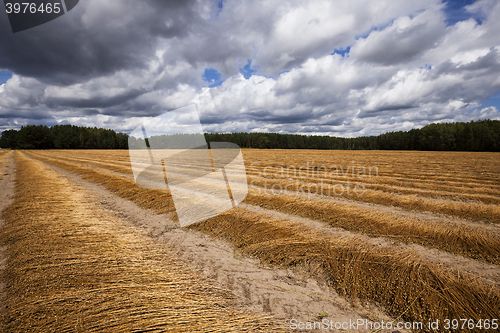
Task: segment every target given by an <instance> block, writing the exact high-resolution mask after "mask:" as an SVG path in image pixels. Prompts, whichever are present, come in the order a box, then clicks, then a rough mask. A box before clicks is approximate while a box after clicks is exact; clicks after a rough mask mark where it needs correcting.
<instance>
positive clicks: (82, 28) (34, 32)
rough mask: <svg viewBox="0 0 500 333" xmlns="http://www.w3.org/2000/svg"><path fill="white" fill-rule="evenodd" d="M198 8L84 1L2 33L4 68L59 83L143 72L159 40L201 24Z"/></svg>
mask: <svg viewBox="0 0 500 333" xmlns="http://www.w3.org/2000/svg"><path fill="white" fill-rule="evenodd" d="M193 6H194V1H193V0H187V1H180V0H179V1H161V0H156V1H154V0H148V1H134V0H122V1H119V2H118V1H109V2H99V1H95V0H89V1H82V2H81V3H80V4H79V5H78V6H77V7H76V8H75V9H73V10H72V11H71V12H69V13H67V14H66V15H64V16H63V17H61V18H59V19H57V20H54V21H51V22H49V23H47V24H45V25H42V26H39V27H36V28H33V29H30V30H26V31H23V32H19V33H16V34H12V33H8V32H3V33H0V45H2V51H1V52H0V68H2V69H7V70H9V71H11V72H14V73H16V74H19V75H22V76H26V77H34V78H37V79H39V80H40V81H42V82H45V83H50V84H55V85H67V84H71V83H75V82H82V81H86V80H89V79H91V78H94V77H99V76H104V75H108V74H111V73H114V72H116V71H119V70H123V69H129V68H144V67H145V66H146V65H147V63H148V61H149V59H150V58H151V57H152V56H154V52H155V51H156V49H157V43H158V41H159V38H167V39H171V38H175V37H178V38H182V37H184V36H186V35H188V34H189V33H190V27H191V26H192V23H193V22H196V20H199V16H198V15H197V14H196V12H195V10H194V8H193ZM0 20H2V21H5V20H7V16H6V15H0ZM1 24H2V26H4V25H5V22H2V23H1Z"/></svg>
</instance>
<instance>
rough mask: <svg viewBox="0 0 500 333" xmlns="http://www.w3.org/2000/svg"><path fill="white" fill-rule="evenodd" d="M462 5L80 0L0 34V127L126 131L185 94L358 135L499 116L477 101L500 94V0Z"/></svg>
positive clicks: (226, 112) (217, 117) (244, 122)
mask: <svg viewBox="0 0 500 333" xmlns="http://www.w3.org/2000/svg"><path fill="white" fill-rule="evenodd" d="M464 10H467V11H469V12H470V13H472V14H474V17H475V18H476V19H475V18H468V19H465V20H463V21H458V22H456V23H453V24H451V25H449V24H447V19H446V6H445V4H443V3H441V1H439V0H425V1H414V2H411V3H409V2H405V1H399V0H390V1H384V2H375V1H370V0H353V1H349V2H345V1H331V0H328V1H327V0H310V1H298V0H297V1H288V2H286V3H285V2H273V1H264V0H258V1H235V0H226V1H224V2H223V8H222V9H220V8H219V7H218V5H217V2H216V1H211V0H189V1H160V0H147V1H133V0H123V1H120V2H117V1H104V0H89V1H85V2H81V4H79V5H78V6H77V7H76V8H75V9H73V10H72V11H71V12H70V13H68V14H67V15H64V16H63V17H61V18H60V19H57V20H54V21H52V22H50V23H47V24H46V25H43V26H40V27H37V28H34V29H31V30H27V31H23V32H20V33H17V34H12V33H9V32H8V31H3V32H0V45H2V49H1V50H0V70H7V71H9V72H12V73H14V75H13V76H12V78H11V79H9V80H8V81H7V82H6V83H5V84H2V85H0V119H1V120H0V122H1V123H0V130H2V129H6V128H17V127H19V126H22V125H25V124H47V125H54V124H58V123H72V124H76V125H83V126H99V127H107V128H113V129H115V130H120V131H129V130H131V129H133V128H134V127H135V126H136V124H137V121H139V120H140V119H141V118H140V117H143V116H157V115H159V114H162V113H164V112H166V111H168V110H172V109H176V108H179V107H182V106H185V105H188V104H191V103H195V104H197V105H198V110H199V112H200V115H201V120H202V123H203V125H204V129H205V130H206V131H216V132H234V131H264V132H266V131H269V132H281V133H307V134H332V135H339V136H359V135H373V134H378V133H382V132H385V131H392V130H399V129H404V130H406V129H410V128H413V127H420V126H423V125H425V124H428V123H430V122H434V121H469V120H472V119H474V120H475V119H484V118H490V119H500V113H499V111H498V110H497V108H496V107H482V106H481V105H482V103H483V102H484V101H486V100H488V99H489V98H491V97H493V96H496V95H497V94H498V93H499V91H500V79H499V75H498V74H499V73H500V3H498V2H497V1H491V0H479V1H477V2H475V3H474V4H472V5H470V6H467V7H465V9H464ZM5 20H6V16H5V17H4V16H2V15H0V27H4V26H5ZM339 50H344V51H343V52H340V51H339ZM245 65H247V66H250V67H251V69H252V72H254V74H253V75H252V76H250V77H249V78H248V76H247V78H245V76H244V75H242V74H241V73H240V72H241V70H242V67H243V66H245ZM207 68H213V69H215V70H217V71H219V72H220V73H221V76H222V80H223V82H222V84H221V85H220V86H215V87H211V88H210V87H208V82H206V81H204V79H203V73H204V71H205V69H207Z"/></svg>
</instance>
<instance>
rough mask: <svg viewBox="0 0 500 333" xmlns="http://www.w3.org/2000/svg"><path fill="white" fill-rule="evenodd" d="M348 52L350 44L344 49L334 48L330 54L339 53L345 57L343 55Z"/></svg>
mask: <svg viewBox="0 0 500 333" xmlns="http://www.w3.org/2000/svg"><path fill="white" fill-rule="evenodd" d="M349 52H351V47H350V46H348V47H346V48H345V49H335V51H333V53H331V54H332V55H333V54H339V55H341V56H342V57H343V58H345V56H346V55H347V54H349Z"/></svg>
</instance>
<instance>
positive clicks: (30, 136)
mask: <svg viewBox="0 0 500 333" xmlns="http://www.w3.org/2000/svg"><path fill="white" fill-rule="evenodd" d="M187 136H189V135H187ZM174 137H175V140H174ZM182 137H183V136H182V135H175V136H173V137H172V138H170V140H169V137H168V136H160V137H151V138H149V139H148V141H149V142H151V143H155V144H154V146H156V143H159V142H170V143H172V142H173V141H172V140H174V141H178V140H177V139H179V138H182ZM184 139H186V138H184ZM184 139H182V140H184ZM205 139H206V141H207V142H220V141H224V142H232V143H235V144H237V145H238V146H240V147H241V148H261V149H342V150H373V149H376V150H432V151H495V152H497V151H500V121H498V120H482V121H471V122H468V123H442V124H430V125H427V126H425V127H423V128H421V129H412V130H410V131H398V132H389V133H384V134H380V135H378V136H364V137H358V138H339V137H332V136H316V135H312V136H307V135H297V134H278V133H205ZM128 142H129V136H128V135H127V134H123V133H116V132H114V131H113V130H110V129H103V128H95V127H94V128H89V127H78V126H72V125H56V126H52V127H47V126H42V125H40V126H34V125H29V126H23V127H21V129H20V130H7V131H3V132H2V135H1V137H0V147H2V148H12V149H127V148H128ZM131 142H137V143H139V142H138V141H134V138H132V140H131ZM133 146H134V144H133ZM139 146H141V145H139ZM169 146H171V145H169Z"/></svg>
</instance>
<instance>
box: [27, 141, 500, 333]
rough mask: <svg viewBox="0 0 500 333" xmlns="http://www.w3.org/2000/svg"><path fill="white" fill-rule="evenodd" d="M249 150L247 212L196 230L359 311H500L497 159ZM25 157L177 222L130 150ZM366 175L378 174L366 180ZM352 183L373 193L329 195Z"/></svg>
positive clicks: (481, 315)
mask: <svg viewBox="0 0 500 333" xmlns="http://www.w3.org/2000/svg"><path fill="white" fill-rule="evenodd" d="M243 152H244V157H245V162H246V164H247V173H248V175H249V176H248V181H249V183H250V184H251V188H250V192H249V195H248V196H247V198H246V199H245V201H244V202H245V205H242V206H241V207H236V208H233V209H232V210H229V211H227V212H226V213H224V214H221V215H219V216H216V217H213V218H211V219H209V220H207V221H205V222H201V223H197V224H195V225H193V226H191V227H190V229H192V230H199V231H202V232H204V233H207V234H210V235H212V236H215V237H217V238H220V239H225V240H226V241H228V242H230V243H231V244H232V245H233V246H234V247H235V248H237V249H238V250H239V251H240V252H241V253H243V254H247V255H250V256H253V257H256V258H259V259H260V260H261V262H262V263H265V264H267V265H271V266H275V267H295V266H297V265H306V266H307V267H310V273H311V274H317V273H318V272H321V274H320V275H321V276H320V277H318V278H319V279H323V280H324V281H326V282H327V283H328V284H329V285H330V286H331V287H332V288H334V289H335V290H336V291H337V292H339V293H340V294H341V295H343V296H344V297H346V298H347V299H349V300H350V301H351V302H354V303H356V302H359V301H362V302H364V301H371V302H376V303H378V304H380V305H381V306H383V308H384V309H385V310H386V311H387V312H388V313H389V314H390V315H392V316H393V318H398V319H402V318H403V319H405V320H408V321H421V322H425V323H427V321H428V320H429V319H430V320H436V319H440V320H441V321H442V320H443V319H445V318H471V319H474V320H476V321H477V320H479V319H483V320H484V319H494V318H495V316H498V313H500V301H499V299H500V297H499V296H500V288H499V284H500V267H498V264H499V263H500V261H499V254H500V252H499V250H500V246H499V245H500V228H499V225H498V222H499V221H500V210H499V208H498V204H497V203H498V202H499V201H500V195H499V192H500V179H499V178H500V177H499V175H500V164H499V163H498V162H499V161H500V155H499V154H493V153H444V154H443V153H432V152H431V153H429V152H357V151H347V152H342V151H340V152H339V151H282V150H264V151H262V150H244V151H243ZM26 154H27V155H28V156H31V157H33V158H34V159H38V160H40V161H43V162H45V163H48V164H50V165H54V166H56V167H59V168H62V169H64V170H67V171H70V172H72V173H75V174H77V175H79V176H81V177H82V178H83V179H85V180H87V181H91V182H94V183H97V184H102V185H104V186H105V187H106V188H107V189H108V190H109V191H112V192H113V193H116V194H117V195H119V196H120V197H122V198H125V199H127V200H130V201H132V202H135V203H136V204H138V205H139V206H141V207H143V208H145V209H150V210H153V211H154V212H156V213H157V214H166V215H165V216H167V217H169V218H171V219H173V220H175V219H176V214H175V207H174V205H173V202H172V198H171V196H170V193H169V192H168V190H167V191H164V190H147V189H142V188H139V187H137V186H136V185H135V183H134V180H133V177H132V175H131V171H130V167H129V166H128V165H129V161H128V152H126V151H31V152H26ZM285 161H286V163H287V164H288V165H286V164H285ZM308 161H309V162H308ZM313 162H314V163H313ZM294 165H295V166H294ZM293 166H294V167H293ZM302 166H304V168H302V169H301V170H300V171H302V173H301V174H299V173H298V171H297V170H299V169H300V168H301V167H302ZM323 166H328V172H329V173H326V174H325V172H324V168H323ZM331 166H337V168H334V167H331ZM353 166H354V169H355V171H354V172H353V171H352V168H353ZM360 166H361V167H362V166H365V168H366V170H369V169H370V168H371V170H372V172H375V171H374V170H376V171H377V176H375V175H374V174H372V176H371V177H370V175H369V174H368V171H366V173H365V176H363V175H362V174H359V172H362V168H361V167H360ZM292 167H293V168H292ZM374 167H377V169H375V168H374ZM294 169H295V171H296V172H295V174H293V175H292V174H291V173H290V172H292V171H294ZM283 170H284V171H283ZM348 170H349V171H348ZM360 170H361V171H360ZM287 171H289V172H288V173H287ZM336 171H337V172H336ZM332 173H333V174H332ZM318 184H320V186H319V187H318V186H316V188H314V187H313V186H312V185H318ZM348 184H349V186H350V188H351V189H352V188H354V186H355V185H363V186H364V187H365V189H366V190H365V191H364V192H363V195H357V193H353V192H350V193H349V192H345V193H342V194H341V195H338V194H337V193H338V192H337V193H335V192H332V191H330V193H328V192H325V191H323V192H321V189H322V188H323V189H326V188H330V189H331V188H332V185H333V186H337V188H338V187H339V186H340V185H342V186H344V188H348V187H347V185H348ZM273 185H274V188H273ZM278 185H279V186H278ZM287 185H288V186H287ZM318 188H319V190H318ZM312 189H314V190H312ZM252 207H259V209H261V210H262V212H260V213H259V212H258V210H257V209H254V208H252ZM273 212H279V214H282V215H280V216H281V218H277V217H276V216H275V215H279V214H278V213H273ZM301 219H302V220H301ZM306 219H308V220H306ZM307 221H311V222H307ZM320 226H321V227H320ZM339 232H340V233H339ZM409 245H418V246H421V248H420V249H419V250H418V251H416V250H415V249H413V247H412V246H409ZM427 249H434V250H432V251H430V250H427ZM419 251H420V252H419ZM433 251H434V252H433ZM440 251H444V252H443V254H440ZM445 253H446V255H445ZM443 258H446V260H444V259H443ZM453 258H455V259H453ZM427 330H429V329H427ZM470 331H474V332H476V331H478V330H477V329H472V330H470Z"/></svg>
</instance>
